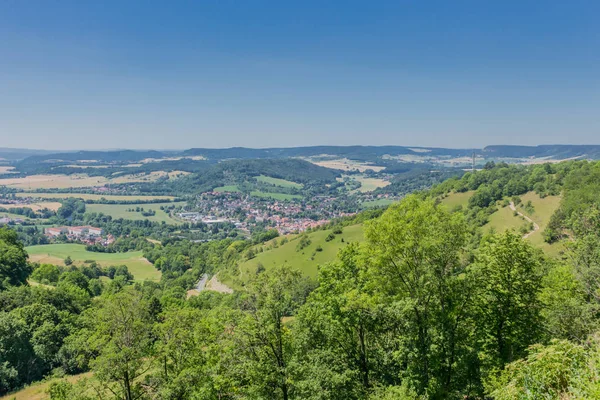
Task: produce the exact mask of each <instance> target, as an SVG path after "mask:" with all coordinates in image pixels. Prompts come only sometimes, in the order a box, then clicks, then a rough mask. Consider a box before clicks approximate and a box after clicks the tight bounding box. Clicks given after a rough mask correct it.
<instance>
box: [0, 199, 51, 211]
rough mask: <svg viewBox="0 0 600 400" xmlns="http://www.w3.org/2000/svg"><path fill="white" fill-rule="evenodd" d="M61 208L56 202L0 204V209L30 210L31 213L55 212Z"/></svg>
mask: <svg viewBox="0 0 600 400" xmlns="http://www.w3.org/2000/svg"><path fill="white" fill-rule="evenodd" d="M61 206H62V204H61V203H59V202H58V201H40V202H35V203H30V204H2V203H0V208H6V209H8V210H10V209H11V208H31V209H32V210H33V211H39V210H43V209H44V208H47V209H48V210H52V211H56V210H58V209H59V208H60V207H61Z"/></svg>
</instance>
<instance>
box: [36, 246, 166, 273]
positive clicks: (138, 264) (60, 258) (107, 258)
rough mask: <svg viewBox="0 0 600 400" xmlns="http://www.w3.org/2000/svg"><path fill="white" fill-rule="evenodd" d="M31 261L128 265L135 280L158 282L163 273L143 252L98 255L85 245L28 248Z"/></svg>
mask: <svg viewBox="0 0 600 400" xmlns="http://www.w3.org/2000/svg"><path fill="white" fill-rule="evenodd" d="M25 250H26V251H27V253H28V254H29V260H30V261H33V262H39V263H48V264H55V265H64V259H65V258H67V256H69V257H71V259H72V260H73V264H75V265H78V266H81V265H85V263H84V261H86V260H94V261H96V262H97V263H98V264H99V265H101V266H103V267H108V266H111V265H127V268H128V269H129V272H131V273H132V274H133V277H134V279H135V280H138V281H144V280H151V281H158V280H160V276H161V273H160V271H159V270H157V269H156V268H154V266H153V265H152V264H151V263H150V261H148V260H146V259H145V258H144V257H143V254H142V251H130V252H127V253H96V252H92V251H87V250H86V249H85V245H83V244H73V243H68V244H43V245H37V246H29V247H26V248H25Z"/></svg>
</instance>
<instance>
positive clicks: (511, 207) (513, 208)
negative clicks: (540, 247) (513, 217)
mask: <svg viewBox="0 0 600 400" xmlns="http://www.w3.org/2000/svg"><path fill="white" fill-rule="evenodd" d="M509 207H510V209H511V210H513V211H516V213H517V214H519V215H520V216H521V217H523V218H524V219H525V220H526V221H529V222H531V223H532V224H533V230H532V231H531V232H527V233H526V234H524V235H523V239H527V238H528V237H529V236H531V235H532V234H533V233H535V232H537V231H539V230H540V226H539V225H538V224H536V223H535V222H533V220H532V219H531V218H529V217H528V216H527V215H525V214H523V213H522V212H520V211H517V207H515V203H513V202H512V201H511V202H510V204H509Z"/></svg>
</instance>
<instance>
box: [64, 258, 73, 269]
mask: <svg viewBox="0 0 600 400" xmlns="http://www.w3.org/2000/svg"><path fill="white" fill-rule="evenodd" d="M72 264H73V259H72V258H71V256H67V258H65V265H66V266H67V267H68V266H70V265H72Z"/></svg>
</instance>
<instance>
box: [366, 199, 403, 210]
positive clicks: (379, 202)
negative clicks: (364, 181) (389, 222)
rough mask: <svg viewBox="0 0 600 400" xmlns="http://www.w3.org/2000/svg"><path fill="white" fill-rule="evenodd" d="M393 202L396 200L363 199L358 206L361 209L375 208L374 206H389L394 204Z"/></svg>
mask: <svg viewBox="0 0 600 400" xmlns="http://www.w3.org/2000/svg"><path fill="white" fill-rule="evenodd" d="M395 202H396V200H390V199H377V200H368V201H364V202H363V203H362V204H361V205H360V206H361V208H363V209H367V208H375V207H385V206H389V205H390V204H394V203H395Z"/></svg>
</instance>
